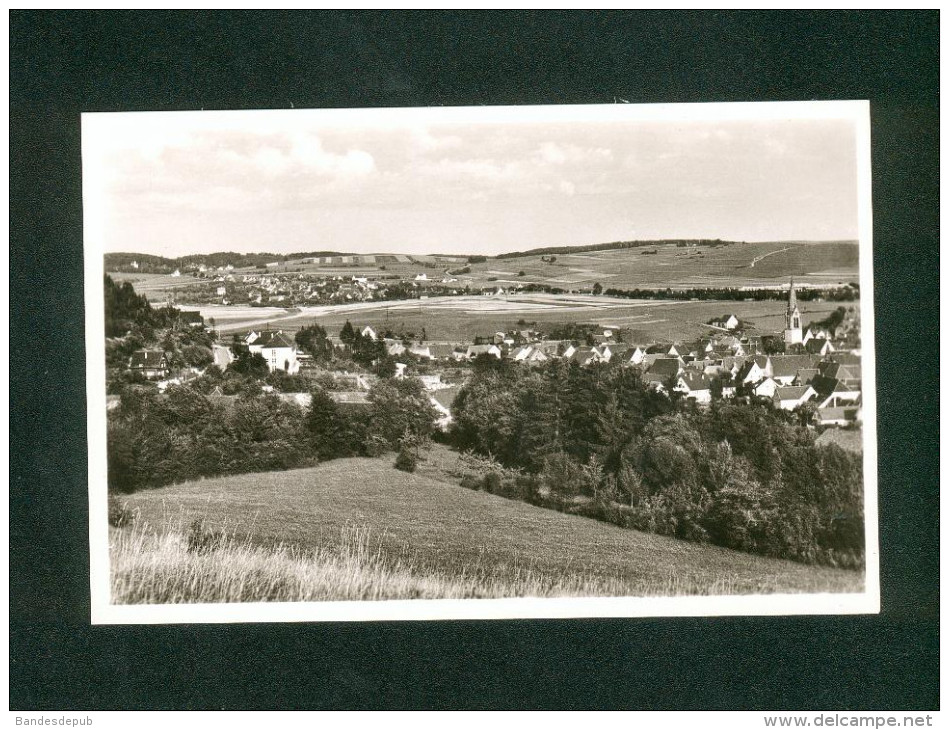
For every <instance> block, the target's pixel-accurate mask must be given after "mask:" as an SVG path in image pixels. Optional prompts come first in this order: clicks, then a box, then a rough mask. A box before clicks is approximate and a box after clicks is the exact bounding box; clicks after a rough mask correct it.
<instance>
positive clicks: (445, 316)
mask: <svg viewBox="0 0 949 730" xmlns="http://www.w3.org/2000/svg"><path fill="white" fill-rule="evenodd" d="M838 306H840V305H839V304H838V303H835V302H805V303H802V308H803V315H804V321H805V322H809V321H812V320H818V319H822V318H824V317H826V316H827V315H828V314H829V313H830V312H832V311H833V310H834V309H836V308H837V307H838ZM786 307H787V305H786V303H784V302H780V301H763V302H744V301H742V302H735V301H725V302H717V301H701V302H691V301H675V300H635V299H617V298H614V297H603V296H600V297H594V296H592V295H574V296H568V295H550V294H521V295H510V296H503V297H483V296H459V297H432V298H430V299H414V300H403V301H392V302H359V303H355V304H340V305H328V306H322V307H302V308H300V309H298V310H292V311H288V310H281V309H276V308H273V307H270V308H258V307H238V308H234V309H237V310H239V312H237V313H235V314H234V316H230V314H229V313H228V312H226V311H224V310H229V309H231V308H230V307H219V306H218V307H201V308H200V309H199V311H201V313H202V314H203V315H204V316H205V318H208V317H214V318H215V321H216V323H217V329H218V331H220V332H222V333H223V332H242V331H247V330H248V329H251V328H253V327H264V326H273V327H279V328H281V329H283V330H285V331H293V330H297V329H300V328H301V327H305V326H307V325H310V324H314V323H316V324H319V325H321V326H323V327H325V328H326V329H327V330H328V331H329V332H331V333H334V334H335V333H336V332H337V331H338V330H339V329H340V328H341V327H342V326H343V324H344V323H345V322H346V320H347V319H348V320H350V321H351V322H352V323H353V324H354V325H355V324H358V325H367V324H368V325H370V326H372V327H373V328H374V329H376V330H377V331H381V330H385V329H386V328H391V329H392V330H393V331H396V332H397V331H399V330H400V329H404V330H406V331H413V332H421V330H422V328H423V327H424V328H425V332H426V335H427V337H428V339H431V340H444V341H471V340H473V339H474V337H475V336H478V335H490V334H493V333H494V332H496V331H498V330H502V331H507V330H510V329H512V328H515V327H517V326H518V322H519V321H520V320H524V321H526V322H536V323H537V327H538V328H540V329H543V328H544V326H545V325H552V324H561V323H567V322H590V323H594V324H598V325H603V326H614V327H622V328H624V329H630V330H632V331H633V336H634V338H635V339H637V340H639V341H642V342H643V343H647V342H652V341H656V340H667V341H671V340H684V339H692V338H695V337H698V336H700V335H702V334H704V333H708V332H709V328H708V327H706V326H705V325H704V323H705V322H707V321H708V320H710V319H712V318H713V317H718V316H721V315H725V314H729V313H734V314H735V315H736V316H737V317H738V318H739V319H742V320H744V321H748V322H751V323H753V325H754V328H753V330H752V333H753V332H754V331H757V332H758V333H770V332H776V331H779V330H781V329H783V327H784V311H785V309H786ZM183 308H184V309H191V307H183Z"/></svg>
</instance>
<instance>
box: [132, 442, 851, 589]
mask: <svg viewBox="0 0 949 730" xmlns="http://www.w3.org/2000/svg"><path fill="white" fill-rule="evenodd" d="M391 462H392V457H391V456H390V457H381V458H379V459H341V460H337V461H331V462H327V463H325V464H321V465H320V466H318V467H314V468H310V469H299V470H293V471H287V472H270V473H262V474H247V475H241V476H233V477H227V478H220V479H208V480H203V481H198V482H190V483H185V484H180V485H174V486H169V487H164V488H162V489H157V490H153V491H148V492H140V493H137V494H134V495H131V496H128V497H125V498H122V500H123V501H124V502H126V503H127V506H128V508H129V509H131V510H133V511H136V512H138V513H139V517H138V523H137V524H139V525H142V524H146V525H149V526H151V527H152V528H154V529H155V530H156V531H157V532H158V533H159V534H160V533H164V532H170V533H171V534H172V538H170V539H171V540H172V542H174V541H175V540H179V538H177V537H175V535H180V534H181V533H182V532H183V531H186V530H187V526H188V525H190V524H191V523H192V521H193V520H194V519H195V518H197V517H201V518H203V519H204V520H205V522H206V524H207V526H208V528H209V529H211V530H214V529H217V530H223V531H225V532H226V533H227V534H228V535H230V536H231V537H232V539H233V544H235V545H237V546H253V547H258V548H262V549H265V550H271V549H273V547H274V546H275V545H283V546H284V547H285V548H287V549H289V550H292V551H297V552H295V553H294V555H301V554H302V555H304V556H311V557H313V556H316V558H317V560H322V561H323V562H325V561H326V556H328V555H336V556H342V558H345V557H346V556H347V555H348V554H349V553H350V552H351V550H352V540H351V536H352V531H353V530H357V531H358V532H359V534H360V535H361V538H360V539H361V540H362V543H363V544H364V545H366V546H368V548H369V550H370V552H372V553H373V554H376V555H377V556H379V557H380V558H382V559H384V561H385V562H386V565H389V566H399V569H400V570H402V569H404V570H407V571H408V572H410V573H411V574H412V575H414V576H416V577H428V578H432V577H434V578H435V580H437V581H449V582H451V581H457V580H458V579H459V578H460V577H461V578H464V577H465V576H468V577H471V578H472V580H474V581H475V582H476V583H477V584H478V585H481V586H488V587H490V586H494V587H497V586H501V587H504V586H505V585H508V589H509V588H510V585H509V582H510V580H511V578H512V576H515V577H516V576H518V575H526V576H529V577H530V584H531V585H534V586H555V585H570V584H574V585H576V581H578V580H579V581H582V582H585V584H586V585H587V586H600V587H605V588H606V589H607V590H608V592H609V593H611V594H615V593H616V592H619V594H624V595H654V594H657V593H681V594H711V593H761V592H841V591H849V592H853V591H859V590H862V575H861V574H860V573H856V572H852V571H844V570H835V569H829V568H820V567H813V566H805V565H801V564H797V563H792V562H788V561H783V560H771V559H767V558H761V557H757V556H753V555H748V554H745V553H740V552H735V551H731V550H726V549H724V548H718V547H712V546H707V545H699V544H695V543H689V542H682V541H678V540H675V539H672V538H667V537H661V536H658V535H651V534H644V533H639V532H635V531H632V530H624V529H621V528H618V527H615V526H612V525H609V524H605V523H601V522H597V521H595V520H590V519H586V518H583V517H577V516H573V515H566V514H562V513H559V512H554V511H550V510H545V509H541V508H537V507H533V506H531V505H528V504H525V503H522V502H516V501H510V500H506V499H504V498H501V497H497V496H493V495H489V494H486V493H482V492H473V491H469V490H466V489H463V488H461V487H459V486H456V485H455V484H451V483H448V482H446V481H442V480H441V479H438V478H434V475H437V474H438V473H439V472H438V470H437V469H436V470H431V469H430V470H426V469H425V468H424V465H423V469H422V470H421V473H419V474H414V475H413V474H405V473H403V472H399V471H396V470H395V469H394V468H392V466H391ZM125 529H128V528H125ZM159 542H160V540H159ZM157 544H158V543H156V545H157ZM156 549H157V548H156ZM169 549H171V548H169ZM492 590H493V589H492ZM492 595H496V594H492Z"/></svg>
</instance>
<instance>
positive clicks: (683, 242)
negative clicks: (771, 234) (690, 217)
mask: <svg viewBox="0 0 949 730" xmlns="http://www.w3.org/2000/svg"><path fill="white" fill-rule="evenodd" d="M735 243H743V241H722V240H721V239H718V238H716V239H710V238H668V239H658V240H654V241H613V242H612V243H594V244H590V245H588V246H549V247H546V248H532V249H528V250H527V251H511V252H509V253H502V254H498V255H497V256H495V257H494V258H498V259H516V258H519V257H521V256H550V255H558V256H559V255H563V254H570V253H586V252H588V251H615V250H618V249H624V248H642V247H649V246H667V245H669V244H675V245H676V246H708V247H710V248H715V247H717V246H731V245H732V244H735Z"/></svg>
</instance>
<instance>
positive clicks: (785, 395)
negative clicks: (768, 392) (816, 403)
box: [771, 385, 817, 411]
mask: <svg viewBox="0 0 949 730" xmlns="http://www.w3.org/2000/svg"><path fill="white" fill-rule="evenodd" d="M816 395H817V391H816V390H814V389H813V388H812V387H811V386H810V385H785V386H783V387H778V388H776V389H775V391H774V395H773V396H771V400H772V402H773V403H774V405H775V407H776V408H780V409H781V410H783V411H793V410H794V409H795V408H797V407H798V406H800V405H801V404H802V403H807V401H809V400H811V399H813V398H814V396H816Z"/></svg>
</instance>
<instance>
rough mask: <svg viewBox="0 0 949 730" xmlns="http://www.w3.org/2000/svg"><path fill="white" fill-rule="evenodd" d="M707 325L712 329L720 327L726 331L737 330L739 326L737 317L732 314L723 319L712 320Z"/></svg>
mask: <svg viewBox="0 0 949 730" xmlns="http://www.w3.org/2000/svg"><path fill="white" fill-rule="evenodd" d="M709 324H711V325H712V327H721V328H722V329H726V330H733V329H737V328H738V325H739V321H738V317H736V316H735V315H734V314H729V315H727V316H725V317H719V318H718V319H713V320H712V321H711V322H710V323H709Z"/></svg>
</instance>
